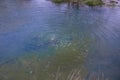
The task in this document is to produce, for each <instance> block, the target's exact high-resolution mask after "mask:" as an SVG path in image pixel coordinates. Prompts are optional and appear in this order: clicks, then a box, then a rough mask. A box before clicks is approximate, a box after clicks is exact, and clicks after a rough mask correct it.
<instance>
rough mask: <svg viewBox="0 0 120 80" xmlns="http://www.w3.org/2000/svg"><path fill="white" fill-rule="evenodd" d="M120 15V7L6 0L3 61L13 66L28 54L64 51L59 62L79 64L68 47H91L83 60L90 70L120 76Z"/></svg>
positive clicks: (115, 79) (1, 12)
mask: <svg viewBox="0 0 120 80" xmlns="http://www.w3.org/2000/svg"><path fill="white" fill-rule="evenodd" d="M119 21H120V9H119V8H118V7H94V8H91V7H81V8H79V9H76V8H68V7H67V5H66V4H62V5H58V4H54V3H51V2H50V1H44V0H1V1H0V65H1V66H4V65H5V66H6V67H5V68H7V67H8V66H11V65H12V66H13V63H11V62H12V61H14V60H16V59H18V58H19V57H20V58H21V57H22V56H25V55H30V54H37V55H39V56H40V57H42V58H46V56H54V55H55V54H56V53H58V54H61V53H62V54H63V55H65V56H63V55H62V54H61V55H57V57H56V58H57V59H56V58H55V61H56V62H55V63H58V62H59V63H61V64H62V62H65V64H69V65H77V63H78V62H77V63H74V62H73V63H74V64H73V63H72V59H73V60H74V58H70V59H69V58H68V57H67V56H69V57H71V55H66V53H71V54H72V53H81V54H84V53H86V54H87V58H85V61H79V62H80V63H84V67H85V72H87V73H89V72H90V74H91V73H92V74H93V75H94V74H95V73H96V72H102V73H104V76H105V77H108V78H109V80H120V54H119V52H120V27H119V26H120V22H119ZM81 54H80V55H81ZM86 54H85V55H86ZM59 56H61V57H60V58H59ZM72 56H73V54H72ZM74 56H78V55H74ZM40 59H41V58H40ZM23 60H24V59H23ZM33 60H34V59H33ZM67 60H69V61H67ZM80 60H81V59H80ZM82 60H83V59H82ZM53 62H54V58H53ZM34 63H35V62H34ZM7 64H8V65H7ZM65 64H64V65H65ZM58 65H60V64H58ZM12 66H11V67H12ZM77 66H79V65H77ZM14 67H15V66H14ZM1 69H2V68H1ZM10 69H11V68H10ZM18 69H19V68H18ZM41 69H42V68H41ZM70 69H71V68H70ZM86 70H87V71H86ZM8 71H9V69H8ZM8 71H7V69H6V72H8ZM12 71H13V70H11V73H12ZM3 72H5V71H4V70H3ZM13 73H14V72H13ZM30 73H32V72H30ZM1 74H5V73H2V71H1V72H0V76H2V75H1ZM19 75H21V74H19ZM8 76H10V74H8ZM0 79H2V78H0ZM11 79H13V80H14V78H11ZM16 79H17V78H16ZM25 79H26V80H27V79H28V78H25ZM4 80H9V79H4ZM32 80H34V79H32Z"/></svg>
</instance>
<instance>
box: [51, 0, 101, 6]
mask: <svg viewBox="0 0 120 80" xmlns="http://www.w3.org/2000/svg"><path fill="white" fill-rule="evenodd" d="M52 2H54V3H59V4H60V3H66V2H69V0H52ZM80 2H81V3H83V4H86V5H88V6H100V5H103V2H102V0H80Z"/></svg>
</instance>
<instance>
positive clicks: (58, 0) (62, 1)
mask: <svg viewBox="0 0 120 80" xmlns="http://www.w3.org/2000/svg"><path fill="white" fill-rule="evenodd" d="M52 2H54V3H58V4H60V3H65V2H68V0H52Z"/></svg>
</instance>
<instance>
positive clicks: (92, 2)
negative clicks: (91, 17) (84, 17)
mask: <svg viewBox="0 0 120 80" xmlns="http://www.w3.org/2000/svg"><path fill="white" fill-rule="evenodd" d="M84 3H85V4H86V5H88V6H98V5H103V2H102V0H85V1H84Z"/></svg>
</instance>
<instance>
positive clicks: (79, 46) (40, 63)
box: [0, 39, 89, 80]
mask: <svg viewBox="0 0 120 80" xmlns="http://www.w3.org/2000/svg"><path fill="white" fill-rule="evenodd" d="M64 45H66V46H63V43H60V44H59V45H57V48H55V50H54V52H53V55H51V56H46V57H44V58H41V57H40V55H39V54H30V55H27V56H24V57H21V58H19V59H17V60H16V61H14V62H13V64H5V65H3V66H2V67H0V74H1V76H2V80H10V79H11V80H55V79H56V76H57V75H58V74H59V76H58V78H59V79H60V80H66V78H67V77H68V75H69V74H70V72H71V71H73V70H78V71H79V70H81V71H80V74H81V77H83V76H85V74H86V73H87V71H86V69H85V68H84V66H83V65H84V63H85V60H86V58H87V55H88V47H89V40H88V39H85V40H84V41H82V42H81V41H76V40H75V41H72V42H70V43H68V44H64ZM58 69H59V73H57V71H58Z"/></svg>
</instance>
